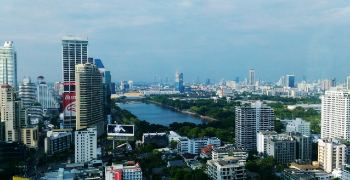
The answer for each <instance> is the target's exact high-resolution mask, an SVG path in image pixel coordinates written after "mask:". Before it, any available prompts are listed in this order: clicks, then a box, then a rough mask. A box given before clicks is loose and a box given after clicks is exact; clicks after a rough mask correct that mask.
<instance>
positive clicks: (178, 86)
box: [175, 72, 184, 93]
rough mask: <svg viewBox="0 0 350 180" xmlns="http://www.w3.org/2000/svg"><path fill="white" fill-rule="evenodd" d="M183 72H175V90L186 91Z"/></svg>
mask: <svg viewBox="0 0 350 180" xmlns="http://www.w3.org/2000/svg"><path fill="white" fill-rule="evenodd" d="M183 83H184V81H183V74H182V73H180V72H176V73H175V91H180V93H183V92H184V87H183Z"/></svg>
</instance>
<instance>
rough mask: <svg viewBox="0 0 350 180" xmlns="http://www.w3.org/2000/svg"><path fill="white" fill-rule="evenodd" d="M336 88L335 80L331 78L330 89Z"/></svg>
mask: <svg viewBox="0 0 350 180" xmlns="http://www.w3.org/2000/svg"><path fill="white" fill-rule="evenodd" d="M336 86H337V83H336V80H335V78H332V79H331V87H336Z"/></svg>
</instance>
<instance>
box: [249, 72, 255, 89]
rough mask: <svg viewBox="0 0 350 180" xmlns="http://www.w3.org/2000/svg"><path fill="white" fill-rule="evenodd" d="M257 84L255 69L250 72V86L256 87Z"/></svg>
mask: <svg viewBox="0 0 350 180" xmlns="http://www.w3.org/2000/svg"><path fill="white" fill-rule="evenodd" d="M254 83H255V71H254V69H251V70H249V85H254Z"/></svg>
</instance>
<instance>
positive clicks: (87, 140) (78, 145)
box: [75, 128, 97, 163]
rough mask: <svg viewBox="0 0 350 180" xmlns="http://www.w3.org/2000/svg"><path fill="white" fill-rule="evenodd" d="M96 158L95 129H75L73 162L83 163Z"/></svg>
mask: <svg viewBox="0 0 350 180" xmlns="http://www.w3.org/2000/svg"><path fill="white" fill-rule="evenodd" d="M96 158H97V129H96V128H87V130H82V131H75V163H84V162H88V161H91V160H94V159H96Z"/></svg>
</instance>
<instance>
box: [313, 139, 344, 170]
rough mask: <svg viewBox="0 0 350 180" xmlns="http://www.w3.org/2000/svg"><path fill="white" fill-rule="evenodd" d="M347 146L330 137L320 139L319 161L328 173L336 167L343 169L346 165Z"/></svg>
mask: <svg viewBox="0 0 350 180" xmlns="http://www.w3.org/2000/svg"><path fill="white" fill-rule="evenodd" d="M346 152H347V147H346V145H344V144H338V143H335V142H332V141H331V140H329V139H319V140H318V162H319V163H320V167H321V168H323V169H324V171H326V172H327V173H331V172H332V171H333V170H334V169H338V168H340V169H343V168H344V167H345V165H346Z"/></svg>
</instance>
